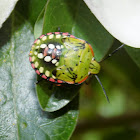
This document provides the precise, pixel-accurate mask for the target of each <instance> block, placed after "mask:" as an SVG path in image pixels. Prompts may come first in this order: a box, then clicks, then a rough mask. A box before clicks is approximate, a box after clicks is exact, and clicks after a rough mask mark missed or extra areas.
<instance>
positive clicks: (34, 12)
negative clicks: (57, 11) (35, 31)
mask: <svg viewBox="0 0 140 140" xmlns="http://www.w3.org/2000/svg"><path fill="white" fill-rule="evenodd" d="M46 1H47V0H40V1H39V0H22V1H19V2H18V4H17V6H16V9H17V10H18V11H19V12H20V14H21V15H23V16H24V18H25V19H27V20H28V21H29V22H30V23H31V25H32V26H34V24H35V22H36V20H37V17H38V15H39V13H40V12H41V11H42V9H43V7H44V6H45V4H46Z"/></svg>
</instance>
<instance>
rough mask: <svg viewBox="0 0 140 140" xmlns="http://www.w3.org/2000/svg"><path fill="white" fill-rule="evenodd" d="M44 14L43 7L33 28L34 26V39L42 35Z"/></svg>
mask: <svg viewBox="0 0 140 140" xmlns="http://www.w3.org/2000/svg"><path fill="white" fill-rule="evenodd" d="M44 12H45V7H44V8H43V10H42V11H41V13H40V15H39V16H38V18H37V21H36V23H35V26H34V36H35V38H38V37H39V36H41V35H42V30H43V17H44Z"/></svg>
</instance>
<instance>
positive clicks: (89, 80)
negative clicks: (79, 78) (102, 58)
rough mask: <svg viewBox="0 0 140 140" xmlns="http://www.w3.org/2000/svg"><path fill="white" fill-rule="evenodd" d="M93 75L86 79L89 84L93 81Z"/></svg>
mask: <svg viewBox="0 0 140 140" xmlns="http://www.w3.org/2000/svg"><path fill="white" fill-rule="evenodd" d="M92 77H93V75H89V77H88V79H87V80H86V81H85V84H86V85H89V83H91V81H92Z"/></svg>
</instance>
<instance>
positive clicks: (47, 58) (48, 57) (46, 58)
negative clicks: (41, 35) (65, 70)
mask: <svg viewBox="0 0 140 140" xmlns="http://www.w3.org/2000/svg"><path fill="white" fill-rule="evenodd" d="M51 59H52V58H51V57H50V56H46V57H45V58H44V60H45V61H46V62H50V61H51Z"/></svg>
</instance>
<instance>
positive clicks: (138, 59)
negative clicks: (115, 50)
mask: <svg viewBox="0 0 140 140" xmlns="http://www.w3.org/2000/svg"><path fill="white" fill-rule="evenodd" d="M125 49H126V51H127V53H128V54H129V56H130V57H131V58H132V59H133V60H134V62H135V63H136V64H137V66H138V67H139V68H140V49H138V48H131V47H125Z"/></svg>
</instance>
